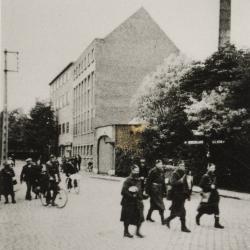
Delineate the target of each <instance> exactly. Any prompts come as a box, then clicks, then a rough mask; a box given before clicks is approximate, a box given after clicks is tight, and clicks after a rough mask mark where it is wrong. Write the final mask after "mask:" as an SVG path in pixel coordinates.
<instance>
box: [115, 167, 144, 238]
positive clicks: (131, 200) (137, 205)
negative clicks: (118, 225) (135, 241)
mask: <svg viewBox="0 0 250 250" xmlns="http://www.w3.org/2000/svg"><path fill="white" fill-rule="evenodd" d="M121 194H122V201H121V206H122V211H121V219H120V221H123V223H124V237H128V238H133V235H132V234H130V233H129V225H135V226H136V235H137V236H138V237H139V238H143V237H144V236H143V235H142V234H141V233H140V228H141V224H142V222H143V221H144V215H143V210H144V207H143V202H142V200H143V191H142V188H141V179H140V178H139V167H138V166H137V165H133V166H132V170H131V174H130V176H129V177H128V178H127V179H126V180H125V181H124V183H123V187H122V191H121Z"/></svg>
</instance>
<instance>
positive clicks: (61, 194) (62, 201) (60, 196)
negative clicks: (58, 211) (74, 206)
mask: <svg viewBox="0 0 250 250" xmlns="http://www.w3.org/2000/svg"><path fill="white" fill-rule="evenodd" d="M48 192H51V190H45V191H44V192H39V198H40V201H41V203H42V205H43V206H48V205H49V204H50V203H51V201H52V198H50V201H49V203H48V202H47V196H48ZM50 197H52V195H51V194H50ZM54 202H55V206H56V207H57V208H64V207H65V206H66V204H67V202H68V195H67V192H66V191H65V190H64V189H63V188H61V187H60V186H59V185H58V184H57V192H56V198H55V201H54Z"/></svg>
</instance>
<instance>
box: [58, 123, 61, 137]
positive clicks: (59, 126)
mask: <svg viewBox="0 0 250 250" xmlns="http://www.w3.org/2000/svg"><path fill="white" fill-rule="evenodd" d="M58 133H59V135H60V134H61V124H59V125H58Z"/></svg>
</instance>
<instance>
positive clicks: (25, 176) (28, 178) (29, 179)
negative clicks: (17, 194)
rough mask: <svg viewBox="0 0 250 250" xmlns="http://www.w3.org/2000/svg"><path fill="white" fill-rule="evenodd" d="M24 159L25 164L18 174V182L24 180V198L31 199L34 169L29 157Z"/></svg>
mask: <svg viewBox="0 0 250 250" xmlns="http://www.w3.org/2000/svg"><path fill="white" fill-rule="evenodd" d="M25 161H26V164H25V165H24V166H23V169H22V172H21V175H20V183H22V182H23V181H25V182H26V185H27V191H26V195H25V200H32V196H31V189H33V188H34V183H35V176H36V170H35V168H34V166H33V163H32V159H31V158H28V159H26V160H25Z"/></svg>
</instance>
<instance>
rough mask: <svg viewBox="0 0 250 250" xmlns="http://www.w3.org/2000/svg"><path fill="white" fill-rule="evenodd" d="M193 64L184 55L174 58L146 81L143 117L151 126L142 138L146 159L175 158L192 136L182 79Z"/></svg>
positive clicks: (140, 103) (141, 108) (141, 104)
mask: <svg viewBox="0 0 250 250" xmlns="http://www.w3.org/2000/svg"><path fill="white" fill-rule="evenodd" d="M191 67H192V62H191V61H189V60H187V59H186V58H185V57H184V56H183V55H178V56H174V55H173V56H170V57H169V58H168V59H167V60H166V61H165V63H164V64H163V65H162V66H161V67H159V68H158V70H157V71H156V72H155V73H154V74H152V75H151V76H149V77H148V78H146V79H145V81H144V83H143V88H144V90H145V91H144V93H143V94H142V95H141V97H140V98H139V101H138V114H139V116H140V117H141V118H142V119H144V120H145V121H147V122H148V123H149V126H148V128H147V129H146V130H145V131H144V133H143V135H142V143H141V145H142V147H143V149H144V154H145V157H149V155H150V156H151V160H152V161H153V160H154V159H152V158H163V157H174V156H176V153H177V151H178V152H179V150H178V148H179V147H182V146H183V144H184V140H185V138H187V137H188V136H189V135H190V130H189V128H188V123H187V116H186V113H185V111H184V109H185V103H186V101H187V97H188V96H187V95H186V94H183V93H182V92H181V89H180V84H181V79H182V77H183V76H184V75H185V74H186V73H187V72H188V71H189V70H190V69H191Z"/></svg>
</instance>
